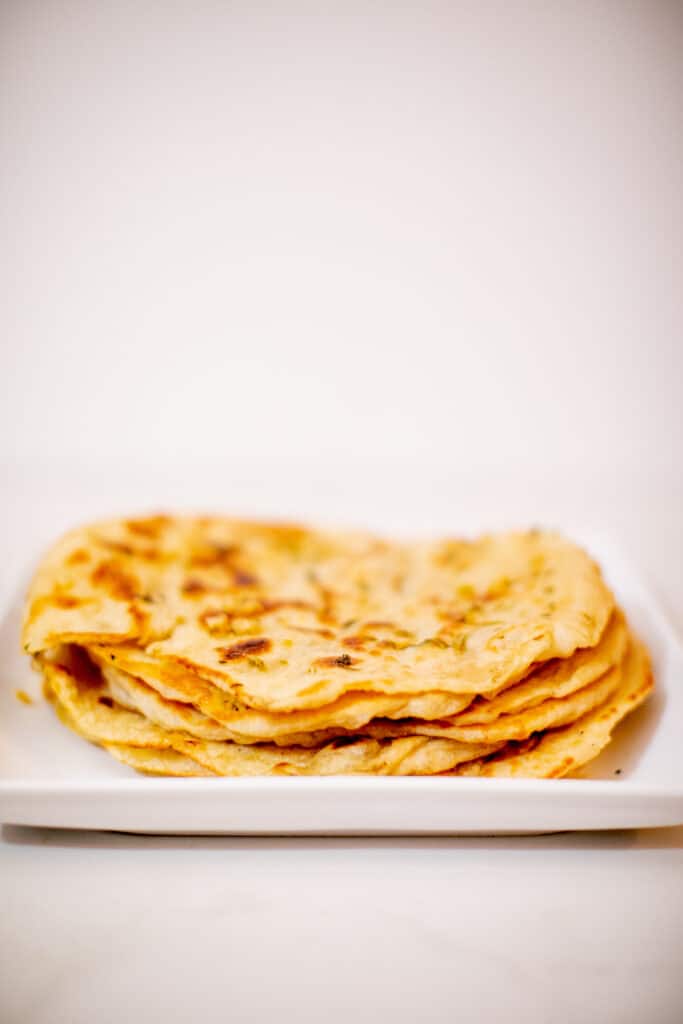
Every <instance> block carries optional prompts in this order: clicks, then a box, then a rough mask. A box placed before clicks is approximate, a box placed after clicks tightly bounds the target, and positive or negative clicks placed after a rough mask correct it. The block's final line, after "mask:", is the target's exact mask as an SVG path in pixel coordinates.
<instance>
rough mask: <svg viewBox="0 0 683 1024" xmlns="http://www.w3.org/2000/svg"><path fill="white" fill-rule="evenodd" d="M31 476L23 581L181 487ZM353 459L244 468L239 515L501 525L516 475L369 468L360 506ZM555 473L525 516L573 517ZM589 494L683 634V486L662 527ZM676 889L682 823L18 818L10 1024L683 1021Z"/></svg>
mask: <svg viewBox="0 0 683 1024" xmlns="http://www.w3.org/2000/svg"><path fill="white" fill-rule="evenodd" d="M366 468H368V467H366ZM28 469H29V470H30V471H27V469H26V467H20V468H18V467H16V466H14V467H12V466H5V467H4V481H5V483H6V484H7V493H8V494H10V495H11V496H12V500H11V501H10V502H7V503H6V504H5V506H4V507H3V509H2V521H1V522H0V532H1V535H2V536H3V537H4V538H12V543H11V544H6V545H5V549H4V557H5V566H6V569H7V574H6V576H5V577H4V582H5V583H7V585H8V588H9V587H10V581H11V580H12V579H13V578H15V577H16V575H17V573H19V571H20V568H23V567H24V566H25V565H26V564H27V562H29V561H30V560H31V559H32V558H33V557H34V556H35V553H36V551H37V550H38V549H39V548H40V546H41V545H42V544H44V543H45V542H46V541H48V540H49V538H50V535H51V532H52V531H54V529H55V528H61V527H62V526H63V525H66V524H68V523H69V522H74V521H77V520H79V519H83V518H87V517H88V516H91V515H96V514H99V513H100V512H102V511H105V510H110V509H112V508H114V507H115V506H116V505H117V501H118V503H119V504H121V505H123V506H125V505H128V506H131V505H133V504H134V505H135V507H147V506H148V505H149V503H150V502H151V501H152V496H154V498H155V499H156V501H157V503H158V504H162V505H163V504H169V503H174V502H177V501H180V499H181V495H180V493H179V492H180V484H179V483H178V480H177V478H176V476H175V475H174V474H173V473H168V474H164V473H163V472H161V471H160V470H159V468H158V467H157V471H156V474H154V473H151V474H148V473H145V472H144V471H143V469H139V468H138V469H135V467H130V466H127V467H125V469H124V468H122V467H121V466H117V465H111V466H109V467H108V469H107V472H106V473H103V474H102V479H101V480H100V481H99V482H98V485H97V487H95V488H93V485H92V479H93V475H92V473H90V472H86V471H85V470H84V469H83V467H80V468H78V467H74V466H71V467H69V466H62V467H61V468H60V469H59V471H56V470H54V469H52V470H51V469H50V467H49V466H46V467H43V468H42V470H41V471H38V469H37V468H36V467H35V466H31V467H28ZM337 469H338V467H337V466H335V467H334V468H333V469H332V470H328V471H325V470H324V469H322V468H321V467H320V466H318V467H317V468H315V467H313V466H311V465H310V464H306V463H290V464H287V465H286V466H284V467H282V466H281V467H280V469H279V471H278V468H277V466H276V465H275V464H270V465H267V466H264V465H256V466H255V465H253V464H250V465H249V466H244V465H243V466H241V467H240V466H239V465H234V466H232V471H231V483H230V503H231V505H233V507H238V508H240V509H242V508H251V509H252V510H254V511H256V512H263V513H268V512H269V511H271V502H272V501H274V500H275V499H273V494H275V495H278V497H277V501H279V502H280V503H281V504H282V505H284V506H286V507H287V510H289V511H291V513H292V514H295V513H296V512H297V510H298V509H299V506H305V507H306V508H309V509H311V514H314V515H315V516H319V517H322V518H326V519H334V518H337V520H338V521H354V520H357V519H358V518H359V517H360V516H361V515H362V509H363V508H366V507H367V508H372V509H373V515H374V517H375V519H376V521H377V522H378V523H379V522H385V523H387V524H390V525H392V526H394V528H396V527H399V526H400V527H401V528H403V529H413V530H414V529H417V528H418V524H419V521H420V516H421V515H422V514H423V512H424V507H425V506H424V504H423V498H422V495H423V494H424V493H425V489H426V490H427V491H428V493H429V494H430V496H431V500H430V506H429V508H430V511H429V516H430V523H429V526H430V528H443V527H444V526H445V524H446V523H447V522H448V521H449V517H450V522H451V524H452V528H454V529H455V528H459V527H461V526H462V527H466V526H468V525H471V522H470V520H471V519H476V520H477V521H481V522H487V516H486V513H485V509H486V508H487V507H489V493H490V492H491V490H492V489H495V488H496V487H500V486H501V484H502V482H503V480H504V475H502V474H498V475H497V476H496V478H495V479H494V480H489V481H488V482H487V481H486V480H483V479H480V480H479V483H478V486H477V487H476V488H475V486H474V481H473V480H472V479H470V480H469V481H463V480H462V479H460V480H459V482H458V483H457V484H456V483H454V482H453V481H451V482H450V483H448V484H447V485H446V484H444V483H443V481H442V483H441V485H439V484H438V483H437V481H436V478H435V477H434V475H433V474H432V475H431V476H430V474H429V473H428V471H427V470H425V469H424V467H423V468H422V469H421V470H420V469H419V468H418V467H415V466H402V467H400V471H399V470H398V469H397V470H396V472H392V473H389V472H387V470H386V467H385V469H384V471H382V469H381V467H380V466H377V465H375V466H374V467H372V466H371V467H369V472H365V474H364V475H362V487H361V494H362V499H360V500H359V499H358V498H353V499H349V497H348V495H347V497H346V499H344V489H343V487H340V486H339V485H338V484H336V483H335V479H336V476H335V474H336V472H337ZM278 472H279V474H280V475H279V476H278ZM356 473H357V479H359V478H360V476H359V475H360V474H361V470H360V469H359V468H358V467H357V468H356ZM406 473H408V474H409V475H410V476H411V478H412V479H413V480H415V481H417V482H418V483H419V486H417V487H416V488H415V494H414V496H413V497H412V499H408V498H406V499H405V500H404V502H403V504H402V505H401V509H402V511H401V514H400V516H399V517H397V516H396V513H395V510H396V508H397V507H398V503H397V494H396V487H398V486H399V484H397V483H396V481H402V480H403V479H404V477H405V474H406ZM188 474H189V476H188ZM420 474H422V475H420ZM342 476H343V477H344V478H345V473H343V474H342ZM264 478H265V479H267V480H268V481H269V483H268V486H267V488H265V489H264V488H263V485H262V481H263V479H264ZM311 478H314V479H315V480H316V486H315V487H313V488H312V487H311V485H310V483H309V484H308V485H307V484H306V481H310V480H311ZM188 479H190V480H191V482H192V490H193V493H194V494H197V495H200V496H201V498H202V500H203V501H204V502H205V504H206V506H207V507H208V506H211V505H213V506H214V507H215V506H219V507H220V504H221V502H222V504H223V505H224V506H225V505H226V504H227V502H228V496H227V495H226V494H225V493H224V491H222V490H221V488H222V487H223V485H222V484H219V485H216V483H215V479H216V476H215V474H214V473H213V472H207V470H206V467H204V468H203V469H202V470H197V469H196V468H195V470H194V476H193V475H192V471H190V470H188V471H187V473H184V474H182V482H183V483H186V482H187V480H188ZM373 480H374V483H373ZM392 480H393V481H394V484H393V485H392V482H391V481H392ZM543 480H545V482H546V484H547V477H545V478H543V479H541V478H539V479H537V480H536V481H535V482H534V480H533V479H532V478H531V477H528V478H526V479H521V480H520V479H517V482H516V485H515V486H514V487H513V486H512V485H510V486H508V487H507V492H506V493H507V498H506V502H507V504H506V508H507V510H508V511H507V516H508V518H509V519H510V521H532V520H540V521H542V522H547V521H550V522H560V523H567V524H569V523H570V522H571V521H572V520H573V521H576V520H577V519H578V518H579V517H580V512H581V507H582V501H583V499H582V498H581V497H580V496H579V498H576V496H575V497H574V499H572V495H573V494H574V495H576V488H575V487H574V486H573V485H572V484H570V483H569V482H567V483H566V484H565V485H563V483H562V481H561V479H557V480H555V481H554V483H553V486H551V487H549V486H543ZM212 481H213V482H212ZM286 481H287V482H288V483H287V484H286ZM401 486H402V485H401ZM586 486H588V481H586ZM459 488H461V490H460V489H459ZM475 491H476V495H477V497H476V500H475V499H473V498H472V494H473V493H474V492H475ZM590 491H591V520H592V522H593V524H595V525H597V526H598V527H603V528H604V527H605V526H606V525H607V524H609V523H610V522H611V523H612V525H613V533H614V535H615V538H616V540H617V541H618V542H619V543H621V544H622V545H623V546H624V547H625V548H627V550H629V552H630V553H631V555H632V557H633V558H634V560H635V561H636V564H637V565H638V566H639V568H640V569H641V571H642V572H643V575H644V576H645V578H646V580H648V581H649V583H650V585H651V586H652V588H653V590H654V592H655V594H657V595H658V596H659V597H660V600H661V601H662V603H663V605H664V607H665V609H667V610H668V611H669V613H670V616H671V617H672V619H673V620H674V622H676V623H678V624H680V621H681V611H683V591H682V590H681V580H680V576H679V574H678V572H677V571H674V568H673V566H674V565H675V566H676V567H677V566H678V565H680V537H679V532H678V527H677V525H676V524H677V523H678V522H680V515H681V512H682V511H683V505H682V504H681V501H680V493H679V492H678V491H677V488H676V485H672V483H671V480H668V479H667V480H666V481H661V480H660V481H659V483H657V482H656V481H654V482H653V481H652V480H650V481H649V483H648V488H647V493H648V496H649V499H650V500H652V501H653V508H652V509H651V510H650V512H649V513H648V514H649V516H650V519H651V521H654V522H656V524H657V529H656V530H655V529H650V530H648V531H643V529H642V520H643V517H644V516H645V515H646V511H645V510H644V508H643V505H642V503H639V501H638V500H637V498H636V497H635V496H636V495H638V494H640V493H642V491H643V488H642V487H640V486H638V485H637V482H634V481H633V480H631V479H626V480H621V481H619V480H616V479H611V480H606V479H602V480H595V481H593V482H591V483H590ZM467 495H470V498H469V500H468V499H467ZM665 499H666V500H665ZM392 510H394V516H393V518H392ZM456 510H457V511H456ZM662 510H665V511H662ZM501 515H502V513H501V511H500V508H499V511H498V513H497V516H498V517H500V516H501ZM492 518H493V520H496V516H493V517H492ZM496 521H497V520H496ZM677 544H678V547H677ZM672 563H673V564H672ZM682 878H683V828H674V829H663V830H644V831H637V832H617V833H603V834H600V833H587V834H562V835H553V836H538V837H518V838H448V839H424V838H414V839H339V838H329V839H293V838H278V839H265V838H263V839H259V838H237V837H235V838H186V837H184V838H173V837H158V838H157V837H141V836H133V835H115V834H104V833H86V832H66V831H61V832H60V831H49V830H30V829H22V828H17V827H5V828H3V830H2V839H1V841H0V894H1V900H2V908H1V912H0V962H1V963H2V974H3V976H4V983H3V984H2V985H0V993H1V994H0V1005H1V1006H2V1013H0V1019H1V1020H2V1021H3V1024H4V1022H7V1024H14V1022H20V1021H21V1022H27V1024H43V1022H44V1024H58V1022H64V1024H81V1022H83V1024H85V1022H90V1021H92V1020H95V1021H97V1022H105V1024H106V1022H109V1021H112V1022H114V1021H127V1020H146V1021H151V1022H156V1021H164V1022H168V1024H171V1022H175V1021H178V1022H184V1021H188V1020H192V1019H196V1018H197V1017H198V1016H201V1019H203V1020H205V1021H207V1022H212V1021H222V1020H225V1019H234V1020H239V1021H242V1020H244V1021H251V1020H253V1021H259V1022H261V1021H269V1020H272V1019H273V1018H274V1017H275V1018H277V1019H279V1020H295V1019H296V1020H304V1021H307V1020H311V1021H318V1020H319V1019H321V1017H322V1018H323V1019H327V1020H330V1021H337V1020H340V1021H343V1020H348V1019H357V1020H362V1021H376V1020H382V1019H391V1020H392V1021H406V1022H407V1021H411V1022H412V1021H415V1020H428V1021H451V1020H453V1019H461V1020H468V1021H469V1020H484V1021H496V1020H499V1019H500V1020H503V1019H504V1020H506V1021H517V1020H520V1021H521V1020H524V1021H532V1022H535V1021H542V1022H546V1021H548V1022H552V1021H557V1022H558V1024H565V1022H574V1021H576V1022H579V1021H581V1022H584V1021H600V1022H602V1021H606V1022H614V1024H617V1022H618V1024H628V1022H631V1021H632V1022H634V1024H636V1022H637V1024H641V1022H643V1021H656V1022H658V1024H660V1022H661V1024H668V1022H672V1024H673V1022H677V1021H679V1020H680V1019H681V1012H682V1011H683V970H682V968H683V885H682V884H681V881H682ZM200 1006H201V1012H200V1011H199V1009H198V1007H200Z"/></svg>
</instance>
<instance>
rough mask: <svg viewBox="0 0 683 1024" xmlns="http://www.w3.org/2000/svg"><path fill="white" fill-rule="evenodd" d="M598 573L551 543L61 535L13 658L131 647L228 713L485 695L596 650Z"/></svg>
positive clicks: (603, 619)
mask: <svg viewBox="0 0 683 1024" xmlns="http://www.w3.org/2000/svg"><path fill="white" fill-rule="evenodd" d="M612 607H613V599H612V596H611V594H610V592H609V590H608V589H607V587H606V585H605V583H604V581H603V580H602V577H601V574H600V572H599V569H598V568H597V566H596V565H595V564H594V563H593V562H592V561H591V559H590V558H589V557H588V556H587V555H586V554H585V553H584V552H583V551H582V550H581V549H580V548H578V547H576V546H575V545H573V544H571V543H570V542H568V541H566V540H564V539H563V538H561V537H560V536H558V535H557V534H554V533H548V532H542V531H529V532H526V533H508V534H500V535H491V536H485V537H482V538H479V539H477V540H472V541H464V540H447V541H440V542H436V543H417V544H415V543H414V544H400V543H396V542H388V541H384V540H381V539H378V538H376V537H373V536H370V535H365V534H352V533H330V532H327V533H325V532H321V531H315V530H311V529H308V528H304V527H298V526H291V525H270V524H263V523H253V522H241V521H237V520H227V519H214V518H203V519H202V518H181V517H162V516H160V517H156V518H153V519H142V520H126V521H124V520H116V521H112V522H108V523H100V524H95V525H93V526H91V527H86V528H83V529H82V530H78V531H74V532H73V533H72V534H69V535H68V536H67V537H66V538H64V539H63V540H62V541H61V542H60V543H59V544H58V545H57V546H56V548H55V549H54V550H53V551H52V552H50V553H49V554H48V556H47V557H46V559H45V561H44V563H43V565H42V566H41V567H40V569H39V571H38V573H37V575H36V579H35V581H34V583H33V586H32V588H31V592H30V595H29V601H28V605H27V610H26V616H25V623H24V631H23V638H24V645H25V647H26V650H27V651H29V652H30V653H38V652H40V651H43V650H46V649H49V648H51V647H53V646H55V645H56V644H60V643H74V644H79V645H83V646H90V645H95V644H104V645H106V644H109V645H111V644H120V643H128V644H130V643H134V644H135V646H136V648H138V649H139V650H140V651H142V652H144V653H145V654H146V655H148V656H151V657H152V658H154V659H156V660H157V661H159V662H161V663H163V664H166V665H168V666H173V667H175V668H177V667H182V668H183V669H189V670H190V671H191V672H192V673H194V674H196V675H197V676H198V677H201V678H204V679H206V680H208V681H211V682H213V683H214V684H215V686H216V687H219V688H222V689H223V690H224V691H225V692H226V694H228V695H229V696H230V697H231V698H233V699H234V700H235V701H236V702H237V703H239V704H240V705H245V706H248V707H252V708H257V709H262V710H267V711H272V712H289V711H295V710H302V709H309V708H319V707H322V706H324V705H327V704H330V703H332V702H333V701H335V700H338V699H339V698H340V697H342V696H343V695H344V694H348V693H354V692H363V693H379V694H388V695H398V694H400V695H405V694H408V695H410V694H416V695H417V694H423V693H427V692H430V693H431V692H442V693H451V694H456V695H458V696H461V695H464V694H471V695H475V694H487V693H495V692H497V691H500V690H501V689H502V688H504V687H505V686H508V685H510V684H512V683H514V682H517V681H519V680H520V679H522V678H523V677H524V676H525V675H526V674H527V672H528V671H529V669H530V668H531V666H532V665H535V664H536V663H539V662H542V661H546V660H548V659H552V658H566V657H569V656H570V655H571V654H573V653H574V651H575V650H577V649H578V648H584V647H592V646H594V645H595V644H596V643H597V642H598V640H599V639H600V637H601V635H602V633H603V631H604V629H605V626H606V624H607V621H608V619H609V616H610V614H611V611H612Z"/></svg>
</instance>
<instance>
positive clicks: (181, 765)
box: [104, 743, 215, 778]
mask: <svg viewBox="0 0 683 1024" xmlns="http://www.w3.org/2000/svg"><path fill="white" fill-rule="evenodd" d="M104 748H105V750H107V751H108V752H109V753H110V754H112V756H113V757H115V758H116V759H117V761H121V763H122V764H126V765H128V766H129V768H135V770H136V771H138V772H143V773H144V774H145V775H171V776H174V777H175V778H187V777H189V776H195V775H206V776H213V777H214V778H215V772H210V771H209V770H208V769H207V768H202V766H201V765H199V764H197V762H196V761H193V760H192V758H190V757H185V756H184V754H179V753H178V752H177V751H175V750H153V749H150V748H145V747H127V746H125V745H124V744H122V743H105V744H104Z"/></svg>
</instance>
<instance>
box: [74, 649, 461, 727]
mask: <svg viewBox="0 0 683 1024" xmlns="http://www.w3.org/2000/svg"><path fill="white" fill-rule="evenodd" d="M87 650H88V654H89V655H90V657H91V658H92V659H93V661H94V662H95V663H96V664H97V665H98V666H99V667H100V669H101V671H102V672H104V673H105V674H106V676H107V678H108V679H110V680H111V679H118V680H119V682H120V683H121V685H122V686H124V687H125V686H126V685H127V686H128V689H129V690H131V689H132V685H131V682H130V681H131V679H132V680H133V681H134V682H135V681H137V682H142V683H144V684H146V686H147V687H149V688H151V689H153V690H155V691H156V692H157V693H158V694H159V695H160V697H162V698H164V699H165V700H166V701H172V702H174V703H176V704H192V705H193V706H194V707H195V708H196V709H197V710H199V711H201V712H202V713H203V715H205V716H206V717H207V718H208V719H210V720H211V722H212V723H213V726H214V727H215V726H216V724H222V725H223V726H225V727H226V730H225V735H232V734H239V735H240V736H242V737H244V738H245V742H254V743H255V742H261V741H263V740H269V739H280V738H282V737H286V736H288V735H294V734H301V733H306V732H312V731H315V730H322V729H329V728H338V729H342V730H344V729H346V730H349V731H353V730H355V729H358V728H360V727H361V726H363V725H365V723H366V722H369V721H370V719H372V718H376V717H379V716H381V717H384V718H408V717H414V718H422V719H432V718H445V717H447V716H449V715H455V714H457V713H458V712H459V711H461V710H462V709H464V708H466V707H468V705H469V704H471V702H472V694H452V693H436V692H434V693H424V694H405V693H397V694H382V693H363V692H354V691H350V692H349V693H346V694H343V695H342V696H341V697H339V698H338V699H337V700H336V701H333V702H332V703H331V704H327V705H325V706H323V707H321V708H308V709H304V710H301V711H290V712H269V711H262V710H259V709H255V708H249V707H247V706H246V705H245V704H243V703H240V701H239V700H237V699H236V698H234V697H232V696H230V695H229V694H227V693H226V692H225V691H224V690H221V689H220V688H218V687H216V686H214V685H213V684H212V683H210V682H209V681H208V680H206V679H202V678H200V677H199V676H197V675H196V674H194V673H192V672H189V671H188V670H187V669H185V668H183V667H182V666H178V665H168V664H163V663H160V662H158V661H157V660H156V659H154V658H152V657H150V656H149V655H147V654H145V653H144V652H136V650H135V649H134V648H131V647H130V646H128V645H122V646H120V647H114V646H104V645H102V646H100V645H94V646H92V647H89V648H88V649H87ZM137 693H138V695H140V696H143V692H142V691H140V690H138V691H137ZM176 710H177V711H178V713H179V714H181V715H182V716H183V718H185V721H186V722H189V720H190V717H192V720H193V721H198V719H196V718H195V717H194V716H186V715H185V714H184V712H182V710H181V709H179V708H178V709H176ZM185 727H186V728H188V729H189V731H190V732H193V731H194V730H193V729H191V728H189V726H188V725H186V726H185ZM197 735H199V733H197ZM202 735H204V733H202ZM206 738H209V737H208V735H207V736H206ZM213 738H219V737H218V736H216V737H213Z"/></svg>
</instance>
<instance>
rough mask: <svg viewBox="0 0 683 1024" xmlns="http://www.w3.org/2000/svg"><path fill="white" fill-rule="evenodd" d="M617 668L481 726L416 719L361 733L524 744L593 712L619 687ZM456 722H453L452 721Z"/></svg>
mask: <svg viewBox="0 0 683 1024" xmlns="http://www.w3.org/2000/svg"><path fill="white" fill-rule="evenodd" d="M620 680H621V667H620V666H619V665H615V667H614V668H612V669H610V670H609V671H608V672H605V674H604V675H603V676H601V677H600V679H598V680H596V681H595V682H594V683H590V684H589V685H588V686H584V687H583V689H581V690H577V691H576V693H572V694H570V696H568V697H563V698H561V699H560V700H555V699H551V700H545V701H543V703H541V704H537V705H535V706H534V707H532V708H528V709H527V710H525V711H517V712H515V713H514V714H511V715H500V716H499V717H498V718H496V719H494V720H493V721H492V722H486V723H484V724H483V725H463V726H460V725H457V724H451V723H449V722H421V721H419V720H416V719H412V720H408V721H405V722H382V721H376V722H370V723H369V724H368V725H367V726H366V727H365V729H364V732H365V733H366V734H367V735H369V736H375V737H387V736H438V737H440V738H441V739H453V740H459V741H460V742H461V743H499V742H501V741H509V740H524V739H526V738H527V737H528V736H531V734H532V733H534V732H541V731H543V730H544V729H556V728H558V726H561V725H566V724H567V723H569V722H574V721H576V719H577V718H580V717H581V716H582V715H585V714H587V713H588V712H589V711H591V710H592V709H593V708H595V707H598V706H599V705H601V704H604V702H605V701H606V700H607V698H608V697H609V696H610V694H611V693H613V692H614V691H615V690H616V688H617V687H618V686H619V683H620ZM454 721H455V722H457V718H456V719H454Z"/></svg>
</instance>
